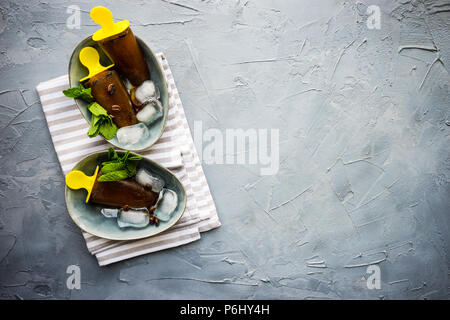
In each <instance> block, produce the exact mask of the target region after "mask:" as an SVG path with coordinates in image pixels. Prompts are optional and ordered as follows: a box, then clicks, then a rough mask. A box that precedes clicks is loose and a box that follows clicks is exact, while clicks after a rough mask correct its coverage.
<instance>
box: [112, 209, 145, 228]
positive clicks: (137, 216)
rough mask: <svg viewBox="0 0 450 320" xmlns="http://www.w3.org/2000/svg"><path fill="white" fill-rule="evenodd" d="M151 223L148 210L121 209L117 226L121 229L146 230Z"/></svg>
mask: <svg viewBox="0 0 450 320" xmlns="http://www.w3.org/2000/svg"><path fill="white" fill-rule="evenodd" d="M149 223H150V216H149V212H148V210H147V208H129V209H128V210H123V209H119V214H118V215H117V224H118V225H119V227H120V228H127V227H131V228H144V227H146V226H148V224H149Z"/></svg>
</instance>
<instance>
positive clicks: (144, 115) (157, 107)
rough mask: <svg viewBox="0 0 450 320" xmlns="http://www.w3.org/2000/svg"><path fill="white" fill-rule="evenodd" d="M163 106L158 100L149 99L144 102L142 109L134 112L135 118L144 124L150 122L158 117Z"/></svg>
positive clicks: (161, 112)
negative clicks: (148, 101) (146, 102)
mask: <svg viewBox="0 0 450 320" xmlns="http://www.w3.org/2000/svg"><path fill="white" fill-rule="evenodd" d="M162 109H163V107H162V104H161V102H160V101H159V100H154V101H151V102H150V103H148V104H146V105H145V106H144V108H142V110H140V111H139V112H138V113H137V114H136V118H137V119H138V121H139V122H144V123H145V124H147V125H148V124H150V123H152V122H153V121H155V120H157V119H159V118H161V117H162V115H163V110H162Z"/></svg>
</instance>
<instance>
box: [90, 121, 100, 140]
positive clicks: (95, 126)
mask: <svg viewBox="0 0 450 320" xmlns="http://www.w3.org/2000/svg"><path fill="white" fill-rule="evenodd" d="M99 130H100V123H99V120H98V117H97V116H95V115H92V118H91V125H90V126H89V130H88V133H87V135H88V136H89V137H90V138H92V137H95V136H97V135H98V133H99Z"/></svg>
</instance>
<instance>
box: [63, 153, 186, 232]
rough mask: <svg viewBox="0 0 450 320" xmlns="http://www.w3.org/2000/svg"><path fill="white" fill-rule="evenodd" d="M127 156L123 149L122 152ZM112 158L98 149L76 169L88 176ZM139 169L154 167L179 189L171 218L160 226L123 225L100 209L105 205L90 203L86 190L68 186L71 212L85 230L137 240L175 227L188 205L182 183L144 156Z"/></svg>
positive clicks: (175, 188)
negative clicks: (104, 214) (129, 226)
mask: <svg viewBox="0 0 450 320" xmlns="http://www.w3.org/2000/svg"><path fill="white" fill-rule="evenodd" d="M118 154H120V155H123V152H120V151H119V152H118ZM107 160H108V152H107V151H102V152H96V153H93V154H90V155H88V156H87V157H85V158H84V159H82V160H80V161H79V162H78V163H77V164H76V165H75V167H74V168H73V170H81V171H83V172H84V173H85V174H86V175H88V176H91V175H93V174H94V171H95V168H96V166H97V165H100V164H101V163H102V162H103V161H107ZM138 168H144V169H146V170H150V171H151V172H152V173H154V174H156V175H158V176H160V177H161V178H162V179H164V182H165V186H164V187H165V188H167V189H171V190H173V191H175V192H176V194H177V196H178V204H177V207H176V209H175V211H174V213H173V214H172V217H171V218H170V220H168V221H165V222H164V221H160V223H159V225H158V226H155V225H148V226H147V227H145V228H142V229H133V228H123V229H121V228H119V226H118V225H117V221H116V219H113V218H111V219H108V218H106V217H104V216H103V215H102V213H101V212H100V210H101V206H97V205H95V204H92V203H86V202H85V200H86V194H87V192H86V190H84V189H79V190H72V189H70V188H68V187H67V186H66V192H65V195H66V206H67V210H68V211H69V215H70V217H71V218H72V220H73V221H74V222H75V224H76V225H77V226H79V227H80V228H81V229H82V230H84V231H86V232H89V233H90V234H93V235H95V236H98V237H102V238H105V239H111V240H134V239H141V238H146V237H150V236H154V235H156V234H158V233H161V232H163V231H165V230H167V229H168V228H170V227H171V226H173V225H174V224H175V223H177V221H178V220H179V219H180V218H181V216H182V214H183V212H184V210H185V208H186V191H185V190H184V188H183V185H182V184H181V182H180V181H179V180H178V179H177V177H175V175H173V174H172V173H171V172H170V171H169V170H167V169H166V168H163V167H161V166H160V165H159V164H157V163H156V162H153V161H151V160H148V159H146V158H143V159H142V160H141V161H139V165H138Z"/></svg>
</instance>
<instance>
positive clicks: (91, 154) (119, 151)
mask: <svg viewBox="0 0 450 320" xmlns="http://www.w3.org/2000/svg"><path fill="white" fill-rule="evenodd" d="M130 151H131V150H130ZM107 152H108V150H106V151H95V152H91V153H89V154H87V155H85V156H84V157H83V158H82V159H80V160H78V162H77V163H76V164H75V165H74V166H73V168H75V167H76V166H77V165H78V164H79V163H80V162H81V161H83V160H85V159H86V158H88V157H90V156H93V155H95V154H102V153H107ZM116 152H117V153H125V152H124V151H122V150H116ZM133 153H134V152H133ZM134 154H135V155H138V156H141V157H143V159H145V160H147V161H150V162H151V163H152V164H154V165H156V166H157V167H160V168H162V169H164V170H167V171H169V172H170V173H171V174H172V176H173V177H174V178H175V179H176V180H177V181H178V182H179V183H180V186H181V188H182V190H183V192H184V195H185V197H184V201H183V209H182V211H181V214H180V216H179V217H178V218H177V219H176V220H174V222H173V223H172V224H170V225H167V226H166V227H165V228H164V229H161V230H160V231H159V232H157V233H155V234H152V235H147V236H138V237H128V238H113V237H105V236H104V235H100V234H98V233H95V232H91V231H88V230H86V229H85V228H83V227H81V226H80V225H79V224H78V222H77V221H76V219H75V218H74V217H73V215H72V213H71V212H70V209H69V207H68V206H67V193H68V191H69V187H67V185H65V186H64V187H65V189H64V200H65V204H66V209H67V212H68V213H69V216H70V218H71V219H72V221H73V222H74V223H75V224H76V225H77V227H78V228H80V229H81V230H82V231H84V232H87V233H89V234H92V235H94V236H96V237H100V238H103V239H107V240H116V241H129V240H139V239H146V238H150V237H154V236H156V235H159V234H161V233H162V232H164V231H167V230H168V229H170V228H172V227H173V226H174V225H175V224H176V223H177V222H178V221H179V220H180V219H181V217H182V216H183V214H184V212H185V211H186V204H187V192H186V189H185V188H184V185H183V184H182V183H181V181H180V179H178V177H177V176H176V175H175V174H174V173H173V172H171V171H170V170H169V169H167V168H165V167H163V166H162V165H160V164H159V163H157V162H155V161H153V160H150V159H148V158H146V157H145V156H143V155H141V154H138V153H134ZM73 168H72V170H73ZM65 177H66V175H64V179H65Z"/></svg>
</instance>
